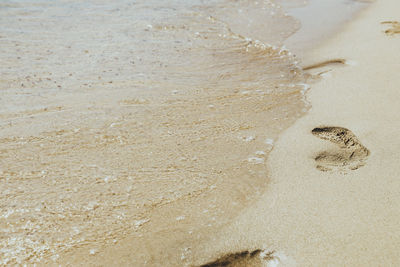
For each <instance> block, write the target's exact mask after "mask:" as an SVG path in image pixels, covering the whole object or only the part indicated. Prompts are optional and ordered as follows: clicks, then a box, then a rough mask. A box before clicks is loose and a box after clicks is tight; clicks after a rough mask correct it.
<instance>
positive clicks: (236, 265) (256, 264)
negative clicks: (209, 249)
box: [200, 249, 280, 267]
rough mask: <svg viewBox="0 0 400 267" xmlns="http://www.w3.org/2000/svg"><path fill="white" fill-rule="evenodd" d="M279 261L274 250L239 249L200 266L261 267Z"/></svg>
mask: <svg viewBox="0 0 400 267" xmlns="http://www.w3.org/2000/svg"><path fill="white" fill-rule="evenodd" d="M279 262H280V259H279V257H277V256H275V255H274V251H272V252H267V251H265V250H261V249H256V250H253V251H241V252H237V253H231V254H227V255H224V256H222V257H220V258H218V259H217V260H215V261H212V262H209V263H206V264H203V265H201V266H200V267H222V266H224V267H225V266H226V267H244V266H246V267H262V266H269V264H271V266H276V265H277V263H279Z"/></svg>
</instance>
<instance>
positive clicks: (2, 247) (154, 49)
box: [0, 0, 307, 266]
mask: <svg viewBox="0 0 400 267" xmlns="http://www.w3.org/2000/svg"><path fill="white" fill-rule="evenodd" d="M298 28H299V23H298V22H297V21H296V20H295V19H293V18H292V17H290V16H288V15H287V14H285V12H284V10H283V9H282V8H281V7H280V6H279V5H278V4H277V3H274V2H273V1H245V0H239V1H228V0H219V1H201V0H193V1H183V0H182V1H155V0H146V1H126V0H118V1H102V0H97V1H95V0H90V1H73V0H60V1H49V0H48V1H46V0H42V1H29V0H27V1H22V0H15V1H2V2H1V3H0V47H1V50H0V61H1V65H0V75H1V76H0V103H1V105H0V151H1V155H0V162H1V164H0V203H1V206H0V212H1V213H0V224H1V228H0V237H1V238H0V264H23V263H24V264H25V263H26V264H32V263H39V264H74V265H75V264H83V265H86V264H89V263H90V264H106V265H107V264H133V265H136V266H143V265H146V264H147V265H149V266H160V264H161V263H163V262H164V263H165V262H168V265H172V266H173V265H184V264H188V265H190V263H191V262H192V260H193V259H194V257H196V253H193V251H195V250H196V249H197V250H201V249H202V248H201V244H202V241H204V240H208V239H210V238H212V236H213V233H215V232H216V231H218V229H219V228H220V227H222V226H224V225H226V224H227V223H229V222H230V221H231V220H232V219H233V218H234V217H235V216H236V215H237V214H238V213H239V212H241V211H242V210H243V209H245V208H246V207H247V206H248V205H251V203H252V201H254V200H255V199H257V196H259V195H260V194H262V193H263V192H264V191H265V190H266V189H267V188H268V170H267V168H266V160H267V158H268V154H269V152H270V151H271V150H272V149H273V144H274V141H275V140H276V139H277V138H278V136H279V133H280V132H282V131H283V130H284V129H286V128H287V127H288V126H290V125H291V124H292V123H293V122H294V121H295V120H296V119H297V118H298V117H300V116H302V115H303V114H304V113H305V112H306V110H307V104H306V102H305V101H304V90H305V88H307V86H306V85H305V84H304V83H305V77H304V75H303V73H302V70H301V68H300V67H298V65H297V64H298V62H297V61H296V58H295V57H294V55H292V54H291V53H290V51H288V50H287V49H285V48H284V47H283V46H282V45H283V43H284V40H285V39H286V38H287V37H289V36H290V35H291V34H293V33H294V32H295V31H296V30H297V29H298ZM132 251H134V253H132Z"/></svg>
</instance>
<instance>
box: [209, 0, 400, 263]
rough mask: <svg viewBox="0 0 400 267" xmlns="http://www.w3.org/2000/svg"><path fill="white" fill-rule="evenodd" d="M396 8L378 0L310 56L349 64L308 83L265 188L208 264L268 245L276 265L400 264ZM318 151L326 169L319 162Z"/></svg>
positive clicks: (218, 242)
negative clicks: (350, 150) (304, 108)
mask: <svg viewBox="0 0 400 267" xmlns="http://www.w3.org/2000/svg"><path fill="white" fill-rule="evenodd" d="M399 9H400V3H399V2H398V1H396V0H387V1H377V2H375V3H373V4H372V6H371V7H369V8H368V9H367V10H365V11H363V12H362V13H361V14H359V15H358V16H357V18H356V19H355V20H354V21H352V22H351V23H349V24H347V26H346V27H345V29H344V30H343V31H342V32H340V33H338V34H337V35H335V36H334V37H332V38H330V39H327V40H326V41H324V42H323V43H322V44H321V45H320V46H319V47H318V48H316V49H314V50H312V51H311V52H310V53H309V54H306V55H305V56H304V62H303V65H304V66H309V65H314V64H316V63H319V62H323V61H325V60H332V59H337V58H341V59H345V60H346V62H347V64H345V65H343V64H336V65H331V66H329V67H327V66H325V70H326V69H329V71H328V72H325V73H324V74H323V75H322V76H323V77H322V78H321V80H320V81H319V82H317V83H315V84H312V86H311V87H312V88H311V90H310V91H309V93H308V94H307V99H308V101H310V103H311V105H312V108H311V110H310V111H309V113H308V114H307V115H306V116H304V117H303V118H301V119H299V120H298V121H297V122H296V123H295V124H294V125H293V126H292V127H290V128H289V129H288V130H286V131H285V132H284V134H283V135H281V137H280V138H279V140H278V141H277V143H276V145H275V147H274V149H273V151H272V153H271V157H270V158H269V161H268V166H269V167H270V169H271V183H270V186H269V189H268V190H267V192H265V194H264V195H263V196H262V197H261V199H260V200H259V201H258V202H257V203H256V204H254V205H253V206H252V207H249V209H248V210H247V212H245V213H244V214H242V215H241V216H239V218H238V219H237V220H236V221H234V222H233V223H232V225H230V226H229V227H227V229H225V231H224V232H223V233H221V236H220V237H217V238H215V239H214V240H212V241H210V243H209V244H212V245H213V246H215V247H218V248H219V249H218V250H217V252H216V253H214V255H213V256H211V255H210V257H209V259H210V261H211V260H212V258H213V257H214V258H215V257H218V256H219V255H222V254H223V253H224V252H226V250H228V251H230V252H235V251H244V250H249V251H252V250H254V249H266V250H267V251H270V252H274V253H275V254H274V255H275V258H274V259H275V263H277V262H280V263H281V265H279V266H293V265H297V266H399V265H400V258H399V255H398V249H399V246H400V229H399V219H400V215H399V212H398V211H399V207H400V194H399V190H400V181H399V179H398V178H399V173H400V165H399V164H398V159H399V158H400V153H399V151H400V141H399V137H398V132H399V131H398V129H399V127H400V120H399V119H400V115H399V114H400V105H399V104H398V99H400V90H399V89H400V75H399V73H398V72H399V69H400V53H399V47H400V34H396V27H397V29H398V25H399V24H398V23H397V22H396V20H397V21H398V20H399V19H400V18H399V16H398V10H399ZM385 21H390V23H385V24H381V23H382V22H385ZM313 73H318V71H317V68H314V71H313ZM318 127H319V129H316V130H314V134H313V133H312V130H313V129H315V128H318ZM323 127H342V128H346V129H345V130H343V129H342V128H325V129H323ZM332 131H337V133H339V134H340V135H341V136H342V137H341V138H342V141H343V136H344V139H346V138H348V137H349V135H350V137H351V138H355V139H352V140H353V141H354V140H355V142H354V144H356V145H355V146H356V147H358V148H360V147H364V148H366V149H367V151H368V152H365V151H364V154H363V155H361V156H360V157H361V158H362V160H361V161H362V162H363V164H364V166H362V165H363V164H360V165H358V164H356V165H357V168H354V165H352V164H353V163H354V162H352V163H349V162H346V161H343V159H346V156H343V155H345V154H346V153H347V152H346V149H347V148H346V146H345V145H343V144H342V145H341V144H340V142H341V141H338V142H336V143H335V142H330V140H332V138H333V137H334V135H332ZM317 132H323V134H325V138H318V137H320V136H318V133H317ZM351 138H350V139H351ZM339 139H340V138H339ZM348 139H349V138H348ZM321 155H328V157H327V158H325V161H323V162H322V165H323V166H325V167H326V166H328V167H329V168H328V169H330V170H326V169H325V170H321V168H317V166H318V165H321V162H319V161H318V160H321V158H323V157H321ZM349 158H350V156H349V155H347V159H349ZM356 158H358V160H359V159H360V158H359V157H358V156H357V157H356ZM327 159H328V162H327V161H326V160H327ZM322 169H323V168H322ZM221 237H225V238H223V239H220V238H221ZM233 261H234V260H233ZM271 266H272V265H271Z"/></svg>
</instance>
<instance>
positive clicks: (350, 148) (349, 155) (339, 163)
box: [311, 127, 370, 171]
mask: <svg viewBox="0 0 400 267" xmlns="http://www.w3.org/2000/svg"><path fill="white" fill-rule="evenodd" d="M311 132H312V134H313V135H315V136H317V137H319V138H321V139H324V140H328V141H331V142H332V143H334V144H336V145H337V146H338V147H337V148H336V149H333V150H327V151H323V152H320V153H319V154H318V155H317V156H316V157H315V161H316V163H317V166H316V167H317V169H319V170H321V171H332V170H342V171H344V170H356V169H358V168H360V167H361V166H364V164H365V160H366V158H367V157H368V155H369V153H370V152H369V150H368V149H367V148H366V147H365V146H363V145H362V144H361V142H360V141H359V140H358V139H357V137H356V136H355V135H354V134H353V133H352V132H351V131H350V130H349V129H346V128H343V127H318V128H314V129H313V130H312V131H311Z"/></svg>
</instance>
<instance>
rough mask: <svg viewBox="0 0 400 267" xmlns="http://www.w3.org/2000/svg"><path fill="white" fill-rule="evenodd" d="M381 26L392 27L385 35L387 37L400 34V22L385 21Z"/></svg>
mask: <svg viewBox="0 0 400 267" xmlns="http://www.w3.org/2000/svg"><path fill="white" fill-rule="evenodd" d="M381 24H389V25H390V26H391V28H390V29H387V30H386V31H385V33H386V34H387V35H395V34H400V22H398V21H384V22H381Z"/></svg>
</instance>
